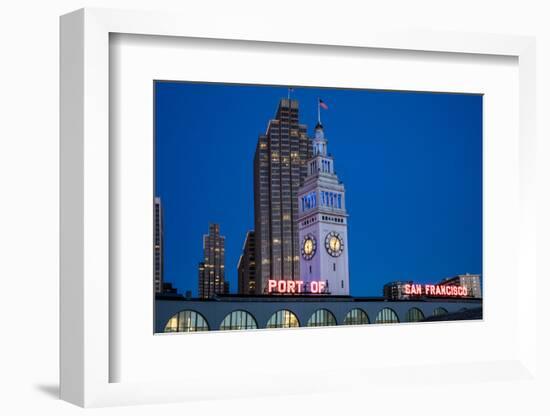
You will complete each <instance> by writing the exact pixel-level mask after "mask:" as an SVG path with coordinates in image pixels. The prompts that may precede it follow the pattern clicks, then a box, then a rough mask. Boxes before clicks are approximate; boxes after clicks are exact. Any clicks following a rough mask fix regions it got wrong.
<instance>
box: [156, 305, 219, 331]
mask: <svg viewBox="0 0 550 416" xmlns="http://www.w3.org/2000/svg"><path fill="white" fill-rule="evenodd" d="M209 329H210V328H209V327H208V322H206V319H204V316H202V315H201V314H200V313H198V312H195V311H191V310H185V311H181V312H178V313H177V314H175V315H174V316H172V317H171V318H170V319H169V320H168V323H167V324H166V326H165V327H164V332H197V331H208V330H209Z"/></svg>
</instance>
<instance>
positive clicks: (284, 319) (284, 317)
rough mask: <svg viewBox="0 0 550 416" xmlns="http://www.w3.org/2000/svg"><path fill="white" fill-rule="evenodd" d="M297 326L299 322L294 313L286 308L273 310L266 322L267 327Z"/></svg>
mask: <svg viewBox="0 0 550 416" xmlns="http://www.w3.org/2000/svg"><path fill="white" fill-rule="evenodd" d="M299 326H300V322H299V321H298V318H297V317H296V315H294V314H293V313H292V312H290V311H289V310H286V309H283V310H280V311H277V312H275V313H274V314H273V315H271V318H269V321H268V322H267V328H297V327H299Z"/></svg>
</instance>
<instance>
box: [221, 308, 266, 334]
mask: <svg viewBox="0 0 550 416" xmlns="http://www.w3.org/2000/svg"><path fill="white" fill-rule="evenodd" d="M239 329H258V325H257V324H256V320H255V319H254V317H253V316H252V315H250V314H249V313H248V312H246V311H233V312H231V313H230V314H228V315H227V316H226V317H225V318H224V320H223V321H222V323H221V325H220V330H221V331H232V330H239Z"/></svg>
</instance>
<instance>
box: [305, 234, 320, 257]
mask: <svg viewBox="0 0 550 416" xmlns="http://www.w3.org/2000/svg"><path fill="white" fill-rule="evenodd" d="M316 250H317V241H315V237H314V236H312V235H311V234H308V235H306V236H305V237H304V240H303V242H302V257H303V258H304V259H306V260H310V259H311V258H313V256H314V255H315V251H316Z"/></svg>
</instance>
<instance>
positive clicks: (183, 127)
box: [155, 82, 482, 296]
mask: <svg viewBox="0 0 550 416" xmlns="http://www.w3.org/2000/svg"><path fill="white" fill-rule="evenodd" d="M287 92H288V90H287V88H286V87H273V86H248V85H228V84H194V83H181V82H156V83H155V149H156V153H155V186H156V191H155V192H156V194H157V195H158V196H160V197H161V198H162V203H163V208H164V221H165V223H164V227H165V230H164V232H165V235H164V244H165V253H164V260H165V281H168V282H172V283H173V284H174V285H175V286H176V287H177V289H178V291H179V292H180V293H183V292H185V291H186V290H192V292H193V294H194V295H197V263H198V262H199V261H201V259H202V235H203V234H205V233H207V232H208V224H209V223H210V222H216V223H219V224H220V230H221V233H222V235H224V236H225V237H226V263H225V267H226V278H227V279H228V280H229V282H230V291H231V292H232V293H234V292H235V291H236V290H237V261H238V259H239V256H240V254H241V250H242V245H243V242H244V238H245V235H246V231H247V230H249V229H253V227H254V203H253V201H254V199H253V198H254V193H253V158H254V151H255V146H256V142H257V140H258V135H259V134H261V133H263V132H265V130H266V127H267V122H268V121H269V120H270V119H271V118H273V117H274V115H275V111H276V109H277V104H278V102H279V100H280V99H281V98H285V97H286V96H287ZM317 97H321V98H322V99H323V101H324V102H326V103H327V104H328V106H329V109H328V110H326V111H325V110H322V121H323V125H324V127H325V135H326V136H327V138H328V140H329V143H328V148H329V152H330V153H332V154H333V156H334V160H335V161H334V163H335V169H336V171H337V173H338V175H339V177H340V180H341V181H343V183H344V185H345V187H346V204H347V208H348V213H349V229H348V235H349V237H348V238H349V241H348V249H349V262H350V286H351V294H352V295H354V296H379V295H381V294H382V286H383V285H384V283H386V282H388V281H392V280H402V279H410V280H415V281H418V282H426V283H427V282H436V281H439V280H440V279H441V278H443V277H448V276H451V275H454V274H458V273H466V272H469V273H481V272H482V97H481V96H480V95H465V94H441V93H417V92H397V91H374V90H345V89H326V88H301V87H294V92H293V93H292V98H293V99H297V100H299V102H300V122H301V123H304V124H306V125H307V126H308V132H309V133H310V134H312V131H313V128H314V126H315V124H316V121H317V105H316V102H317Z"/></svg>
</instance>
